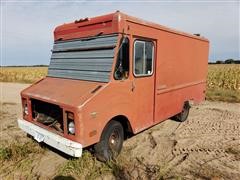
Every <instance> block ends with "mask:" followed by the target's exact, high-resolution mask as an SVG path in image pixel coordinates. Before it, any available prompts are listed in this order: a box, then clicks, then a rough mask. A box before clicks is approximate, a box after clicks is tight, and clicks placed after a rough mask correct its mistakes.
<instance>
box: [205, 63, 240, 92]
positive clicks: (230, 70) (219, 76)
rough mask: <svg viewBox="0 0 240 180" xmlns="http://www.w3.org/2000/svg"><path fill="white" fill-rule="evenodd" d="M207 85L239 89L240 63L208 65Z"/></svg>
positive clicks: (209, 87)
mask: <svg viewBox="0 0 240 180" xmlns="http://www.w3.org/2000/svg"><path fill="white" fill-rule="evenodd" d="M207 87H208V89H215V88H217V89H226V90H234V91H240V65H238V64H224V65H223V64H221V65H209V67H208V78H207Z"/></svg>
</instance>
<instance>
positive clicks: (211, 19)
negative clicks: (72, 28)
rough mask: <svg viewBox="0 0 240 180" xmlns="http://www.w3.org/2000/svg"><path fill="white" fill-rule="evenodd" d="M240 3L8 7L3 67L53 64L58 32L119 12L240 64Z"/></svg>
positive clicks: (47, 3)
mask: <svg viewBox="0 0 240 180" xmlns="http://www.w3.org/2000/svg"><path fill="white" fill-rule="evenodd" d="M239 9H240V4H239V1H131V2H129V1H104V2H103V1H101V2H100V1H81V2H80V1H41V2H40V1H11V0H8V1H2V2H1V39H0V40H1V64H2V65H34V64H49V60H50V55H51V49H52V44H53V30H54V28H55V27H56V26H58V25H61V24H63V23H67V22H72V21H74V20H76V19H80V18H84V17H94V16H97V15H103V14H107V13H110V12H114V11H116V10H120V11H122V12H124V13H127V14H130V15H132V16H136V17H139V18H142V19H145V20H149V21H152V22H155V23H159V24H161V25H165V26H168V27H171V28H174V29H178V30H181V31H185V32H188V33H192V34H193V33H200V34H201V35H202V36H205V37H207V38H208V39H209V40H210V42H211V48H210V55H209V59H210V60H211V61H215V60H219V59H227V58H234V59H240V52H239V49H240V45H239V44H240V37H239V34H240V32H239V31H240V29H239V28H240V24H239V21H240V17H239Z"/></svg>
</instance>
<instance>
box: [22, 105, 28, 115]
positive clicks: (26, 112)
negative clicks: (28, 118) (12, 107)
mask: <svg viewBox="0 0 240 180" xmlns="http://www.w3.org/2000/svg"><path fill="white" fill-rule="evenodd" d="M23 112H24V114H25V115H28V107H27V104H25V105H24V107H23Z"/></svg>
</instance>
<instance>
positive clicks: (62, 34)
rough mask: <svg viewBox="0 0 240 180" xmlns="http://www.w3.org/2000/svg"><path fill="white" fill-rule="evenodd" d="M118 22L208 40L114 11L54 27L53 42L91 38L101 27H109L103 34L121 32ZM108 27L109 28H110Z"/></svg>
mask: <svg viewBox="0 0 240 180" xmlns="http://www.w3.org/2000/svg"><path fill="white" fill-rule="evenodd" d="M120 21H129V22H133V23H136V24H140V25H143V26H147V27H151V28H154V29H159V30H163V31H167V32H170V33H174V34H179V35H182V36H187V37H191V38H194V39H199V40H203V41H208V39H206V38H204V37H202V36H197V35H193V34H190V33H185V32H182V31H179V30H176V29H173V28H168V27H166V26H162V25H159V24H156V23H153V22H149V21H145V20H143V19H140V18H136V17H133V16H130V15H127V14H124V13H122V12H120V11H116V12H114V13H111V14H107V15H102V16H96V17H93V18H83V19H79V20H76V21H74V22H72V23H65V24H63V25H60V26H58V27H56V29H55V31H54V36H55V40H58V39H72V38H81V37H84V36H85V37H87V36H91V35H90V34H89V32H90V30H91V31H93V30H95V31H96V32H97V30H98V31H99V29H101V28H103V27H104V28H105V27H108V26H109V28H108V29H107V28H106V30H105V32H103V34H107V33H114V32H115V33H117V32H122V31H121V29H119V26H120V25H119V24H120ZM110 22H111V24H110ZM114 22H115V23H114ZM101 25H102V26H101ZM90 26H92V27H90ZM93 26H94V27H93ZM110 26H111V28H110ZM83 31H86V33H83ZM79 32H82V33H81V34H79ZM70 34H71V35H70ZM73 34H74V35H73Z"/></svg>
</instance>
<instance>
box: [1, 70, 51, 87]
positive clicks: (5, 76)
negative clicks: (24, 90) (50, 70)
mask: <svg viewBox="0 0 240 180" xmlns="http://www.w3.org/2000/svg"><path fill="white" fill-rule="evenodd" d="M46 74H47V67H1V70H0V81H1V82H21V83H33V82H35V81H37V80H39V79H41V78H43V77H44V76H46Z"/></svg>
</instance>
